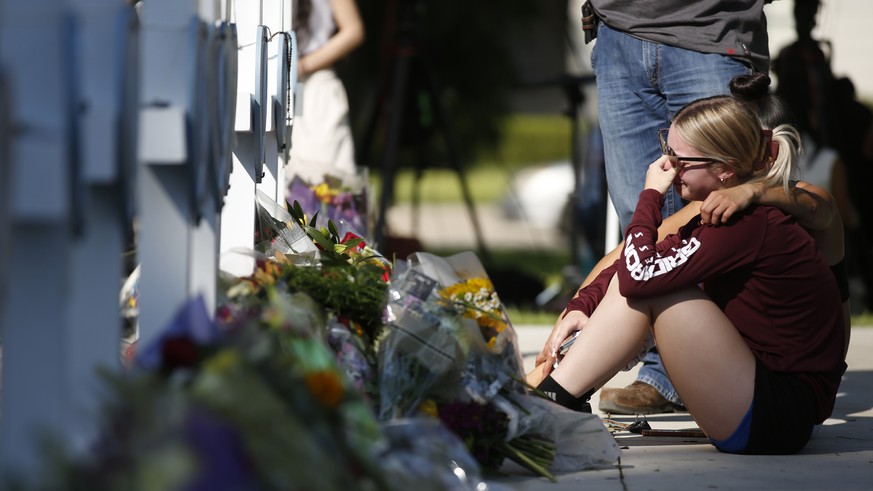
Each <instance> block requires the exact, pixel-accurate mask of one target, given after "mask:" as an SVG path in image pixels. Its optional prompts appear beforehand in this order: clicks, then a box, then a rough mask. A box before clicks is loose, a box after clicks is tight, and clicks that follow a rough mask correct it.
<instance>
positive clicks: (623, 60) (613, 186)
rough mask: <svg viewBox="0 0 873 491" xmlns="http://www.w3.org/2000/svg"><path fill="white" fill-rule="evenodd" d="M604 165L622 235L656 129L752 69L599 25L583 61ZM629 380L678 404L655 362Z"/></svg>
mask: <svg viewBox="0 0 873 491" xmlns="http://www.w3.org/2000/svg"><path fill="white" fill-rule="evenodd" d="M591 65H592V66H593V67H594V75H595V77H596V80H597V106H598V112H599V118H600V128H601V130H602V131H603V149H604V157H605V159H606V182H607V187H608V188H609V196H610V198H611V199H612V203H613V205H615V209H616V211H617V212H618V217H619V223H620V226H621V230H622V232H623V231H624V228H625V227H627V226H628V225H629V224H630V221H631V218H632V217H633V213H634V209H635V208H636V205H637V199H638V198H639V194H640V192H641V191H642V190H643V186H644V184H645V180H646V170H647V169H648V167H649V164H651V163H652V162H654V161H655V160H657V159H658V157H660V155H661V149H660V146H659V145H658V129H660V128H669V127H670V121H671V120H672V119H673V115H675V114H676V113H677V112H678V111H679V110H680V109H681V108H682V107H683V106H685V105H686V104H688V103H689V102H692V101H694V100H696V99H700V98H703V97H709V96H714V95H722V94H729V93H730V88H729V87H728V83H729V82H730V80H731V79H732V78H733V77H735V76H737V75H748V74H750V73H751V72H752V68H751V67H750V66H748V65H745V64H744V63H742V62H741V61H739V60H736V59H734V58H730V57H728V56H723V55H719V54H705V53H698V52H696V51H689V50H687V49H681V48H674V47H672V46H666V45H663V44H659V43H653V42H649V41H643V40H641V39H639V38H635V37H633V36H630V35H628V34H624V33H622V32H620V31H616V30H613V29H610V28H609V27H608V26H606V25H605V24H603V23H601V24H600V26H599V28H598V32H597V42H596V44H595V45H594V50H593V52H592V55H591ZM683 205H684V203H683V202H682V199H681V198H680V197H679V196H678V195H677V194H676V193H675V191H674V190H673V189H671V190H670V191H669V193H668V194H667V195H666V196H665V202H664V209H663V210H662V213H663V216H664V217H665V218H666V217H668V216H670V215H672V214H673V213H674V212H675V211H676V210H678V209H679V208H681V207H682V206H683ZM637 380H640V381H642V382H645V383H648V384H649V385H652V386H653V387H655V388H656V389H657V390H658V392H660V393H661V394H662V395H663V396H664V397H666V398H667V399H668V400H670V401H671V402H674V403H678V404H681V402H680V399H679V396H678V395H677V394H676V391H675V390H674V389H673V386H672V384H671V383H670V380H669V379H668V378H667V374H666V371H665V370H664V366H663V364H661V360H660V356H658V354H657V352H652V353H649V354H648V355H647V356H646V358H645V359H644V360H643V367H642V368H641V369H640V372H639V375H638V376H637Z"/></svg>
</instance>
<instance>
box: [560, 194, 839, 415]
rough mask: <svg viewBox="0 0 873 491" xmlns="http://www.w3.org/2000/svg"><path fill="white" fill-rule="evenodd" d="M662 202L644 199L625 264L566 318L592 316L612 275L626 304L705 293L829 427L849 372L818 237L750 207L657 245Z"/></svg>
mask: <svg viewBox="0 0 873 491" xmlns="http://www.w3.org/2000/svg"><path fill="white" fill-rule="evenodd" d="M663 199H664V198H663V196H661V194H660V193H658V192H657V191H655V190H644V191H643V192H642V193H640V200H639V203H638V204H637V209H636V212H635V213H634V217H633V220H632V221H631V223H630V225H629V226H628V229H627V232H626V234H625V246H624V249H623V250H622V252H621V257H620V258H619V259H618V260H617V261H616V262H615V263H614V264H613V265H612V266H610V267H609V268H606V269H604V271H603V272H602V273H601V274H600V275H598V277H597V278H596V279H595V280H594V281H593V282H592V283H591V284H590V285H589V286H588V287H586V288H584V289H582V290H581V291H580V293H579V296H578V297H576V298H575V299H573V300H571V302H570V304H569V306H568V309H569V310H581V311H582V312H584V313H585V314H587V315H590V314H591V312H592V311H593V310H594V309H595V308H596V307H597V304H598V303H599V302H600V300H601V299H602V298H603V295H604V293H605V291H606V288H607V286H608V284H609V281H610V280H611V278H612V276H613V275H618V283H619V290H620V292H621V294H622V295H623V296H625V297H627V298H645V297H652V296H657V295H661V294H664V293H667V292H671V291H675V290H677V289H680V288H685V287H692V286H696V285H701V284H702V286H703V290H704V291H705V292H706V293H707V295H709V296H710V297H711V298H712V300H713V301H714V302H715V303H716V304H717V305H718V306H719V308H721V309H722V310H723V311H724V313H725V315H726V316H727V317H728V319H730V320H731V322H732V323H733V324H734V326H735V327H736V328H737V330H738V331H739V333H740V335H742V337H743V339H744V340H745V342H746V344H747V345H748V346H749V348H750V349H751V350H752V353H754V355H755V357H757V358H758V359H759V360H761V362H762V363H763V364H764V366H766V367H767V368H768V369H769V370H771V371H776V372H792V373H797V374H798V375H800V376H801V377H802V378H804V379H805V380H806V381H807V382H808V383H809V385H810V387H811V388H812V390H813V391H814V392H815V394H816V397H817V399H818V411H819V414H818V416H819V422H821V421H824V420H825V419H827V418H828V417H829V416H830V414H831V412H832V411H833V407H834V400H835V398H836V393H837V389H838V388H839V384H840V378H841V376H842V374H843V373H844V372H845V369H846V364H845V362H844V361H843V341H844V337H845V331H844V328H843V316H842V308H841V305H840V297H839V290H838V289H837V284H836V280H835V279H834V276H833V274H832V273H831V271H830V268H829V267H828V265H827V263H826V262H825V261H824V259H823V258H822V256H821V254H820V253H819V251H818V249H816V247H815V243H814V242H813V239H812V237H811V236H810V235H809V234H808V233H807V232H806V231H805V230H803V228H801V227H800V226H799V225H798V224H797V223H796V222H795V221H794V219H793V218H791V217H789V216H787V215H785V214H784V213H782V212H781V211H779V210H778V209H776V208H773V207H769V206H751V207H749V208H748V209H747V210H745V211H743V212H742V213H739V214H737V215H736V216H734V217H732V218H731V220H730V222H729V223H728V224H727V225H723V226H718V227H714V226H705V225H701V224H700V217H699V216H697V217H695V218H694V219H692V220H691V221H690V222H688V224H686V225H685V226H684V227H682V228H681V229H680V230H679V232H678V233H676V234H673V235H670V236H668V237H667V238H665V239H664V240H663V241H661V242H660V243H658V242H657V239H658V226H659V225H660V224H661V211H660V210H661V206H662V205H663ZM656 244H657V245H656Z"/></svg>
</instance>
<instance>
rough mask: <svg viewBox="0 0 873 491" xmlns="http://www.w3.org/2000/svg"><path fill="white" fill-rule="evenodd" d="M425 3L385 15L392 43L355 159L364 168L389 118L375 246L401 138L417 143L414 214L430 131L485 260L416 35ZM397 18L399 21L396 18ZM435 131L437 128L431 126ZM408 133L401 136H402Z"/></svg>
mask: <svg viewBox="0 0 873 491" xmlns="http://www.w3.org/2000/svg"><path fill="white" fill-rule="evenodd" d="M424 4H425V2H424V1H422V0H415V1H408V0H407V1H404V0H401V1H400V9H399V12H398V9H397V2H396V1H395V2H392V4H391V5H390V7H389V9H388V16H389V17H388V19H389V22H388V26H389V31H388V32H391V30H392V29H390V28H391V25H392V23H393V21H394V20H395V19H396V25H395V26H394V29H393V42H392V43H391V44H390V45H389V46H388V49H387V50H386V53H385V56H386V60H385V68H386V69H385V70H383V73H382V77H381V79H380V82H379V93H378V96H377V100H376V104H375V105H374V107H373V112H372V114H371V116H370V118H369V122H368V125H367V129H366V133H365V134H364V138H363V140H362V142H361V147H360V150H359V152H357V153H358V155H359V158H361V159H362V160H363V162H364V164H365V165H366V163H367V159H368V157H369V153H370V147H371V145H372V143H373V140H374V138H375V136H376V132H377V129H378V127H379V121H380V119H382V117H383V116H387V118H388V119H387V121H386V122H385V129H386V132H385V141H384V148H383V149H382V161H381V170H382V193H381V196H380V199H379V210H378V216H377V221H376V230H375V233H374V240H375V242H376V244H378V245H380V246H381V245H382V243H383V239H384V237H385V218H386V213H387V210H388V206H389V204H390V203H391V201H392V199H393V197H394V179H395V177H396V174H397V166H398V150H399V147H400V144H401V136H407V137H409V136H410V135H411V136H413V137H414V138H415V140H414V143H417V145H416V147H417V149H418V150H419V155H418V158H417V159H416V164H415V165H416V174H415V187H416V191H415V193H414V194H413V210H414V212H415V211H417V210H418V205H419V197H418V188H419V184H420V180H421V177H422V175H423V173H424V170H425V168H427V167H428V166H429V165H430V158H429V156H428V155H427V152H425V151H424V148H423V147H424V140H425V139H426V138H427V136H429V133H430V132H431V131H432V130H437V131H439V132H440V133H441V134H442V137H443V141H444V142H445V145H446V150H447V152H448V160H449V165H450V166H451V168H452V169H453V170H454V171H455V173H457V175H458V178H459V179H460V182H461V191H462V193H463V196H464V201H465V202H466V205H467V210H468V212H469V214H470V220H471V221H472V224H473V229H474V232H475V234H476V243H477V247H478V250H479V253H480V255H482V257H483V259H484V258H486V257H487V251H486V249H485V245H484V243H483V241H482V233H481V231H480V228H479V221H478V219H477V217H476V210H475V207H474V205H473V199H472V196H471V195H470V191H469V188H468V186H467V180H466V177H465V175H464V169H463V167H462V165H461V159H460V151H459V144H458V138H457V135H456V133H455V131H454V128H453V127H452V126H451V124H450V123H449V121H448V118H447V116H446V112H445V109H444V108H443V104H442V102H441V100H440V86H439V83H438V79H437V73H436V69H435V68H434V65H433V64H432V63H431V62H430V60H429V59H428V57H427V55H426V53H425V50H423V49H422V48H421V45H420V43H419V42H418V36H417V33H418V32H419V29H417V26H418V23H419V19H420V18H421V16H422V14H423V13H424V7H425V5H424ZM398 14H399V15H398ZM413 97H416V100H417V101H418V105H419V106H418V107H417V109H418V111H419V115H418V117H417V118H416V119H417V121H416V122H414V123H417V124H415V125H412V124H409V123H407V124H406V125H405V124H404V123H406V122H405V121H404V117H408V114H407V110H408V109H409V106H407V104H408V103H409V102H410V99H411V98H413ZM434 125H435V126H434ZM404 131H406V133H405V134H404V133H403V132H404Z"/></svg>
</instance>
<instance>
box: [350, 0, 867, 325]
mask: <svg viewBox="0 0 873 491" xmlns="http://www.w3.org/2000/svg"><path fill="white" fill-rule="evenodd" d="M581 3H582V2H581V1H576V0H571V1H568V2H528V1H524V0H500V1H497V0H479V1H476V2H470V1H461V0H441V1H439V2H437V1H432V0H383V1H380V2H359V8H360V9H361V15H362V17H363V19H364V23H365V26H366V30H367V39H366V42H365V43H364V45H363V46H362V47H361V48H360V49H358V50H357V51H356V52H355V53H354V54H353V55H352V56H351V57H350V58H349V59H347V60H345V61H344V62H343V63H342V64H341V65H340V66H339V67H338V70H339V73H340V75H341V77H342V79H343V80H344V82H345V83H346V86H347V88H348V92H349V102H350V108H351V117H352V122H353V131H354V137H355V141H356V149H357V150H356V153H357V160H358V165H359V166H361V167H365V168H366V169H367V171H368V172H369V176H370V180H371V183H372V191H373V192H372V196H371V197H370V198H371V199H370V202H371V203H370V206H371V211H372V213H371V215H372V217H373V218H372V219H373V221H374V222H376V224H377V226H378V225H382V227H381V228H379V227H377V228H378V229H379V230H382V233H381V234H380V235H379V236H378V238H377V242H378V246H379V248H380V250H381V251H382V252H384V253H386V254H387V255H396V256H397V257H405V256H406V255H407V254H408V253H410V252H413V251H416V250H426V251H429V252H434V253H437V254H441V255H448V254H452V253H454V252H459V251H463V250H471V249H472V250H476V251H477V252H478V253H479V255H480V257H481V258H482V260H483V263H484V264H485V265H486V268H487V269H488V271H489V275H490V276H491V277H492V280H493V281H494V283H495V286H496V288H497V291H498V293H499V294H500V296H501V298H503V300H504V302H506V303H507V304H509V305H510V306H511V307H512V308H513V309H516V313H515V315H516V317H515V318H519V317H518V316H521V317H520V318H521V319H522V322H527V321H529V320H530V321H531V322H545V323H551V322H553V320H554V314H555V312H557V311H560V309H561V308H563V305H564V303H565V302H566V299H567V298H568V296H571V295H572V294H573V293H574V292H575V289H576V287H577V286H578V284H579V282H581V280H582V279H583V278H584V276H585V275H586V274H587V273H588V271H589V270H590V268H591V267H592V266H593V265H594V263H595V262H596V261H597V260H598V259H599V258H600V256H602V254H603V253H604V249H605V247H607V245H608V244H609V243H614V242H613V241H612V239H614V238H612V237H610V238H607V237H605V230H606V216H607V201H606V190H605V180H604V177H603V171H602V166H603V162H602V155H601V154H600V148H599V135H598V133H597V127H596V120H597V114H596V97H595V93H594V85H593V77H592V76H591V67H590V53H591V48H592V46H593V45H594V43H592V44H590V45H585V44H584V43H583V42H582V39H581V33H582V31H581V22H580V20H579V18H580V8H581ZM765 12H766V14H767V17H768V22H769V36H770V52H771V57H773V58H776V57H777V55H778V54H779V52H780V50H781V49H782V48H783V47H785V46H787V45H789V44H790V43H792V42H794V41H795V40H796V39H797V35H796V32H795V22H794V0H775V1H774V2H773V3H772V4H770V5H768V6H766V7H765ZM870 20H873V2H869V1H866V0H823V1H822V2H821V7H820V10H819V12H818V15H817V25H816V27H815V29H814V30H813V37H814V38H815V39H816V40H818V41H819V42H820V45H821V46H822V49H823V51H825V53H826V55H827V56H828V59H829V60H828V62H829V64H830V70H831V71H832V73H833V75H834V77H836V78H840V79H843V80H847V81H850V82H851V84H852V86H853V87H854V90H855V94H854V99H855V100H856V101H857V102H858V103H859V104H860V106H861V107H863V108H864V110H866V111H868V112H869V109H870V108H871V107H873V62H871V61H870V59H871V58H870V55H869V53H870V52H873V37H871V36H869V35H868V34H867V33H866V31H867V30H868V29H869V21H870ZM595 43H596V41H595ZM772 78H773V85H774V87H775V86H776V85H777V84H778V83H779V80H778V79H777V77H775V76H772ZM398 94H399V95H398ZM865 165H866V167H864V168H863V169H862V171H863V172H868V173H869V167H870V164H869V161H868V162H867V164H865ZM868 194H869V193H868ZM868 205H869V204H867V205H864V206H868ZM861 209H862V210H864V208H863V207H862V208H861ZM867 209H869V208H867ZM865 213H866V214H869V212H867V211H866V210H865ZM865 233H866V232H865ZM860 253H861V254H862V255H865V256H866V257H870V251H869V250H862V251H860ZM868 296H869V295H868V292H867V286H866V285H865V284H864V278H857V277H856V278H853V299H855V298H858V299H861V298H866V297H868ZM854 303H855V304H856V305H855V310H856V312H855V313H856V314H859V315H860V314H863V313H864V312H865V311H869V310H871V306H870V305H869V304H868V303H866V302H854ZM516 322H518V321H516ZM868 324H869V322H868Z"/></svg>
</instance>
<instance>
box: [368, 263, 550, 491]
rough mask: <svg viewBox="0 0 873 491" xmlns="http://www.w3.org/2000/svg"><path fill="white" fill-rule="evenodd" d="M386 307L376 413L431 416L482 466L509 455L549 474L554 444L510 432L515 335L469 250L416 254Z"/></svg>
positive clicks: (516, 375)
mask: <svg viewBox="0 0 873 491" xmlns="http://www.w3.org/2000/svg"><path fill="white" fill-rule="evenodd" d="M459 271H460V272H462V273H463V274H467V275H469V277H468V278H463V277H459V276H458V272H459ZM387 310H388V317H387V320H388V326H389V329H388V333H387V335H386V336H385V338H384V339H383V340H381V342H380V344H379V360H380V363H379V367H380V397H381V401H380V402H381V406H380V413H379V417H380V419H383V420H385V419H391V418H398V417H410V416H415V415H422V414H424V415H430V416H431V417H433V418H436V419H439V420H440V421H442V423H443V424H444V425H446V426H447V427H448V428H449V429H450V430H451V431H452V432H454V433H455V434H456V435H457V436H458V437H459V438H460V439H461V441H463V442H464V443H465V445H466V447H467V449H468V451H469V452H470V453H472V455H473V456H474V457H475V458H476V460H477V461H478V462H479V464H480V465H481V466H482V467H483V468H486V469H492V470H495V469H498V468H500V466H501V465H502V464H503V462H504V460H505V459H507V458H509V459H510V460H513V461H515V462H517V463H519V464H520V465H522V466H524V467H525V468H527V469H529V470H531V471H533V472H535V473H536V474H538V475H541V476H544V477H547V478H548V479H550V480H554V476H553V475H552V473H551V472H550V471H549V470H548V469H549V466H550V464H551V463H552V459H553V458H554V454H555V447H554V442H552V441H549V440H548V439H546V438H542V437H539V436H535V435H533V434H532V433H529V434H524V435H521V434H519V435H516V434H515V431H514V430H512V429H511V426H512V427H517V426H518V424H517V422H515V421H514V420H515V419H517V418H519V417H523V413H522V411H520V410H519V409H521V407H520V406H518V405H515V404H514V403H513V399H512V398H511V395H512V394H523V392H524V390H523V386H522V384H521V383H520V382H518V380H520V378H521V372H520V364H519V362H518V361H517V359H516V358H517V357H518V355H517V349H516V343H515V337H514V333H513V332H512V328H511V325H510V324H509V321H508V317H507V316H506V315H505V313H504V310H503V306H502V304H501V303H500V300H499V298H498V297H497V296H496V293H495V292H494V290H493V287H492V286H491V283H490V281H489V280H488V278H487V275H486V274H485V272H484V270H483V269H482V268H481V265H480V264H479V263H478V260H477V259H476V258H475V256H474V255H472V253H465V254H462V255H459V256H457V257H452V258H448V259H444V258H438V257H436V256H432V255H429V254H424V253H418V254H416V255H414V257H413V258H412V259H411V260H410V263H409V265H408V269H405V270H402V271H398V272H397V274H395V277H394V278H393V279H392V284H391V291H390V301H389V305H388V308H387Z"/></svg>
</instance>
